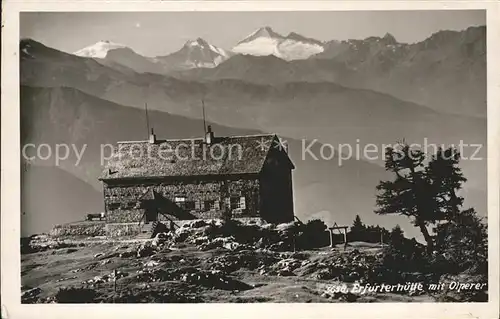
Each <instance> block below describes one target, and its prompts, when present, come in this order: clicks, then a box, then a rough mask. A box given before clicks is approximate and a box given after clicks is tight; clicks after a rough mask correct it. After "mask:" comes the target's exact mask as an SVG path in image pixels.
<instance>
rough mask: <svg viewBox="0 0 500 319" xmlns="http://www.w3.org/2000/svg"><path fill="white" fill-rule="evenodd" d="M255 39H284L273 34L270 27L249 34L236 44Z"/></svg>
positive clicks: (277, 34)
mask: <svg viewBox="0 0 500 319" xmlns="http://www.w3.org/2000/svg"><path fill="white" fill-rule="evenodd" d="M257 38H269V39H284V36H282V35H281V34H279V33H277V32H274V30H273V29H272V28H271V27H262V28H259V29H257V30H255V31H254V32H252V33H250V34H249V35H248V36H246V37H245V38H244V39H243V40H241V41H240V42H238V44H241V43H246V42H251V41H253V40H255V39H257Z"/></svg>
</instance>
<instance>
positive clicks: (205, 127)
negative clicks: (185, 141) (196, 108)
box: [201, 99, 207, 135]
mask: <svg viewBox="0 0 500 319" xmlns="http://www.w3.org/2000/svg"><path fill="white" fill-rule="evenodd" d="M201 108H202V110H203V133H204V134H205V135H207V123H206V121H205V101H204V100H203V99H201Z"/></svg>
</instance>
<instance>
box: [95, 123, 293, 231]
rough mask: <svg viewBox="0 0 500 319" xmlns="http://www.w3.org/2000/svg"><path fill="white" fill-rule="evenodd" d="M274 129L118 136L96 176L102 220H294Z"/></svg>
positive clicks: (286, 163) (288, 169) (283, 153)
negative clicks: (192, 135) (145, 137)
mask: <svg viewBox="0 0 500 319" xmlns="http://www.w3.org/2000/svg"><path fill="white" fill-rule="evenodd" d="M293 169H294V165H293V163H292V162H291V160H290V158H289V157H288V153H287V149H286V147H285V146H284V145H282V144H281V142H280V139H279V138H278V136H276V135H274V134H265V135H252V136H229V137H216V136H215V135H214V132H212V130H211V128H210V126H209V127H208V132H207V133H206V136H205V137H204V138H195V139H176V140H159V139H157V138H156V136H155V135H154V133H153V132H151V135H150V138H149V140H147V141H127V142H118V144H117V145H116V146H115V148H114V151H113V155H112V157H111V159H110V160H109V162H108V163H107V166H106V167H105V169H104V171H103V173H102V174H101V176H100V178H99V179H100V180H101V181H102V183H103V192H104V203H105V214H106V221H107V223H108V224H110V223H138V222H139V223H140V222H141V221H142V222H144V223H149V222H152V221H162V220H171V221H175V220H186V219H208V218H223V216H224V215H226V216H230V217H231V218H247V217H252V218H255V217H259V218H261V219H263V220H265V221H267V222H272V223H282V222H289V221H292V220H293V219H294V211H293V190H292V170H293Z"/></svg>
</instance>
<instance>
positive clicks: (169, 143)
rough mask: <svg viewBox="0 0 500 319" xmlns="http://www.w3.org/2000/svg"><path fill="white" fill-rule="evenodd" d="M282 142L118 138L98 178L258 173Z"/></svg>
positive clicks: (269, 137)
mask: <svg viewBox="0 0 500 319" xmlns="http://www.w3.org/2000/svg"><path fill="white" fill-rule="evenodd" d="M280 145H281V144H280V139H279V138H278V137H277V136H276V135H275V134H262V135H249V136H231V137H215V139H214V142H213V143H212V144H211V145H207V144H206V143H204V139H202V138H196V139H177V140H157V141H156V142H155V143H150V142H149V141H136V142H134V141H132V142H118V144H117V145H115V147H114V151H113V154H112V156H111V158H110V159H109V161H108V163H107V165H106V167H105V169H104V171H103V173H102V174H101V176H100V177H99V179H100V180H111V179H124V178H151V177H182V176H210V175H232V174H257V173H260V172H261V170H262V168H263V166H264V163H265V160H266V158H267V156H268V154H269V151H270V149H271V148H275V149H279V150H280V151H283V153H285V154H286V152H285V151H284V149H283V148H282V147H280ZM286 158H287V159H288V160H289V158H288V155H287V156H286ZM290 165H291V167H292V168H293V164H292V163H291V161H290Z"/></svg>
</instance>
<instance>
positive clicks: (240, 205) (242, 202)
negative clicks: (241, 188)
mask: <svg viewBox="0 0 500 319" xmlns="http://www.w3.org/2000/svg"><path fill="white" fill-rule="evenodd" d="M230 207H231V209H245V208H246V199H245V196H241V197H236V196H234V197H231V199H230Z"/></svg>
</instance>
